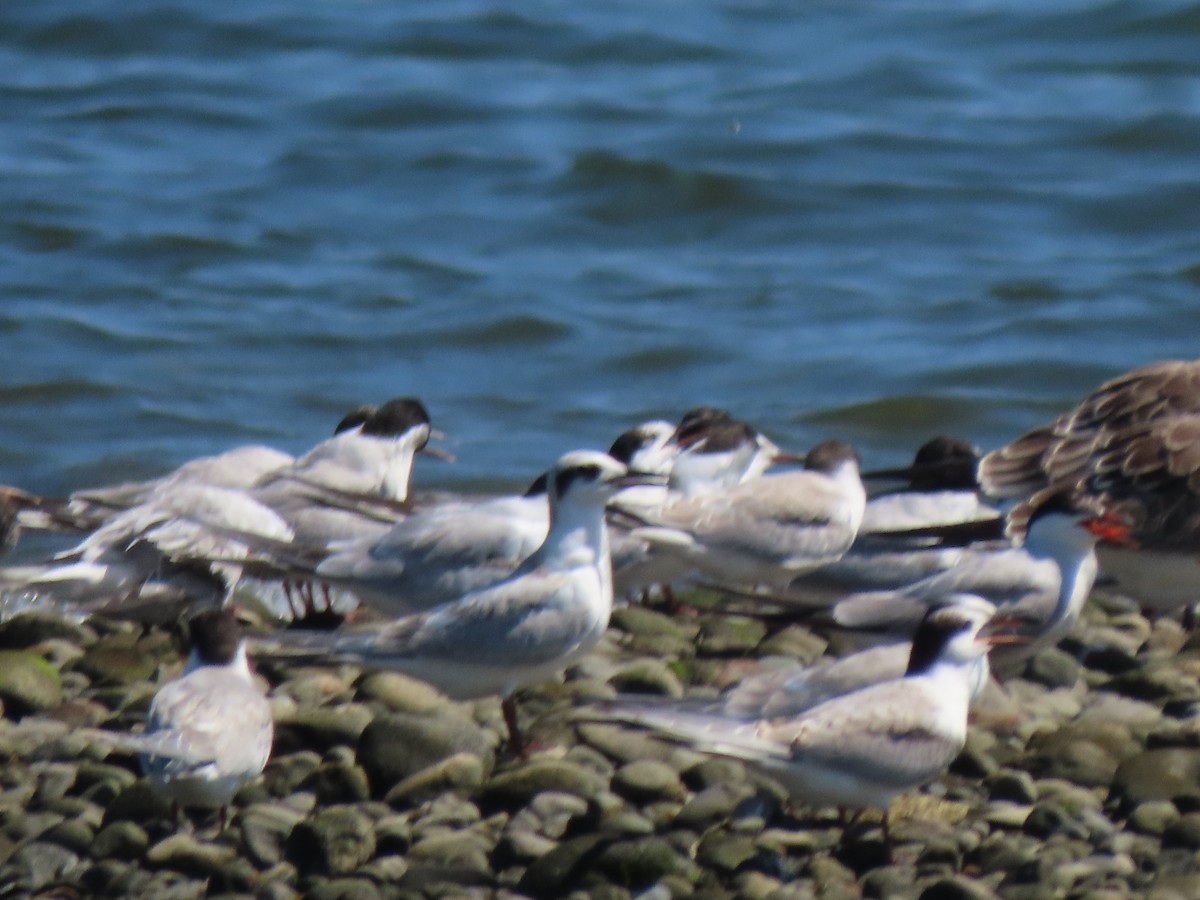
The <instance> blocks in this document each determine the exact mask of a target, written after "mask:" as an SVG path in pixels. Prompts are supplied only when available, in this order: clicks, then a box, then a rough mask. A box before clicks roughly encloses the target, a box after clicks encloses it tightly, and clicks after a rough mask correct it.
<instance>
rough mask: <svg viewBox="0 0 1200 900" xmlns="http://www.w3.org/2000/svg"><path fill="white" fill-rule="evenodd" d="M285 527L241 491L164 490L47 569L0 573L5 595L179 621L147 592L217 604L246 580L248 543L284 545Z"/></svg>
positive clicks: (21, 568) (117, 517) (115, 518)
mask: <svg viewBox="0 0 1200 900" xmlns="http://www.w3.org/2000/svg"><path fill="white" fill-rule="evenodd" d="M292 537H293V534H292V531H291V529H290V528H289V526H288V524H287V523H286V522H285V521H284V520H283V519H281V518H280V517H279V516H278V515H277V514H276V513H275V512H274V511H272V510H271V509H269V508H267V507H266V506H263V505H262V504H261V503H259V502H257V501H256V500H255V499H254V498H252V497H251V496H249V495H248V494H246V493H245V492H244V491H240V490H235V489H232V488H219V487H211V486H205V485H200V484H191V483H186V482H184V483H178V484H176V483H169V484H164V485H163V486H162V487H161V488H160V489H159V490H158V491H156V492H154V493H153V494H151V495H150V497H149V498H147V499H146V500H145V501H143V502H142V503H141V504H139V505H137V506H134V507H131V508H130V509H126V510H123V511H121V512H119V513H117V514H115V515H113V516H112V517H111V518H110V519H109V520H108V521H107V522H105V524H103V525H102V526H101V527H100V528H98V529H96V530H95V531H94V532H92V533H91V534H90V535H88V536H87V537H86V538H84V539H83V540H82V541H81V542H80V543H79V544H78V545H77V546H75V547H74V548H72V549H70V550H67V551H64V552H62V553H59V554H57V555H56V556H55V557H53V558H52V559H51V560H49V561H48V562H45V563H37V564H31V565H23V566H11V567H6V568H4V569H0V586H3V588H4V591H5V593H6V594H10V595H11V594H14V593H15V594H20V595H22V596H25V597H27V598H30V599H33V600H35V601H38V602H40V601H43V600H48V601H50V602H52V603H63V604H66V605H67V606H69V607H74V608H77V609H80V610H88V611H91V612H98V611H104V612H106V613H109V614H117V615H127V616H132V617H134V618H137V619H140V620H144V621H155V620H157V621H163V620H166V619H171V618H174V616H175V615H176V614H177V610H175V609H173V608H172V606H171V605H170V604H166V603H161V602H157V600H156V598H157V597H158V592H156V591H155V590H153V589H148V588H147V586H148V584H149V585H153V586H154V587H162V586H163V585H164V584H165V585H169V586H170V587H172V588H175V590H167V591H166V597H167V598H168V599H172V600H176V601H179V602H182V603H183V604H184V605H186V606H193V605H211V604H220V603H223V602H224V601H225V600H226V599H228V597H229V595H230V594H231V593H232V592H233V590H234V588H235V587H236V586H237V584H238V582H239V580H240V579H241V576H242V570H243V563H244V561H245V558H246V557H247V555H248V554H249V553H250V548H251V544H252V543H253V542H252V541H251V540H250V539H251V538H253V539H255V540H259V539H261V540H271V541H275V542H281V543H282V542H287V541H290V540H291V539H292Z"/></svg>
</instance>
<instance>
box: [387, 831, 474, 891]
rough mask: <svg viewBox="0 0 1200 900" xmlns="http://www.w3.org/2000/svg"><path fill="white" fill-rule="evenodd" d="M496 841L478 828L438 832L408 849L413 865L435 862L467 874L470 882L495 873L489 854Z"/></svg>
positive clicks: (472, 882) (465, 877)
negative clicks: (490, 839) (493, 842)
mask: <svg viewBox="0 0 1200 900" xmlns="http://www.w3.org/2000/svg"><path fill="white" fill-rule="evenodd" d="M491 850H492V845H491V844H490V843H489V842H488V841H487V840H486V838H484V837H483V836H482V835H480V834H479V833H478V832H473V831H469V830H461V831H449V832H443V833H442V834H434V835H430V836H429V837H426V838H423V839H422V840H419V841H417V843H415V844H413V846H412V848H411V849H410V850H409V852H408V856H407V858H408V860H409V862H410V864H412V865H420V864H432V865H434V866H438V867H442V868H445V869H450V870H453V871H455V872H457V873H460V874H461V875H462V876H464V879H465V881H466V882H467V883H468V884H477V883H482V882H486V881H487V880H489V879H490V877H491V866H490V863H489V854H490V853H491Z"/></svg>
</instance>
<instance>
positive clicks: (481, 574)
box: [263, 422, 677, 617]
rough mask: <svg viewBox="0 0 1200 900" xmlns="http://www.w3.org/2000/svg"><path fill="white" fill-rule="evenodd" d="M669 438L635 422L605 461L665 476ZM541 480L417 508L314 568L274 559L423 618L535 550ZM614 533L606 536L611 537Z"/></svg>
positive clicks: (334, 548) (541, 516) (633, 500)
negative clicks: (511, 490)
mask: <svg viewBox="0 0 1200 900" xmlns="http://www.w3.org/2000/svg"><path fill="white" fill-rule="evenodd" d="M674 431H675V428H674V426H673V425H671V424H669V423H666V422H647V423H643V424H641V425H638V426H636V427H634V428H631V429H629V430H628V431H626V432H624V433H622V434H621V435H620V436H619V437H618V438H617V439H616V441H614V443H613V445H612V447H611V449H610V451H609V455H610V456H612V457H613V458H615V459H617V460H618V461H619V462H622V463H624V464H626V466H627V467H628V468H629V469H631V470H632V471H635V472H639V473H646V474H661V475H664V476H665V474H666V472H667V471H668V470H669V468H670V461H671V459H672V458H673V456H674V454H675V451H676V449H677V448H676V445H675V444H674V443H673V442H672V437H673V434H674ZM547 479H548V476H547V475H546V474H543V475H541V476H539V477H538V478H537V479H536V480H535V481H534V482H533V484H532V485H531V486H530V487H529V489H528V490H527V491H526V492H525V493H524V494H520V495H506V496H498V497H459V498H451V499H444V498H443V499H441V500H440V502H437V503H424V504H418V505H417V507H416V508H415V509H414V510H413V511H412V512H411V513H410V514H408V515H407V516H405V517H404V518H403V519H401V520H400V521H398V522H396V523H395V524H394V525H393V526H392V527H391V528H390V529H389V530H388V531H387V532H386V533H385V534H383V535H382V536H380V537H367V538H357V539H350V540H344V541H336V542H334V543H333V544H331V545H330V547H329V548H328V552H327V554H326V555H325V557H324V558H323V559H319V560H316V561H315V563H314V562H313V561H312V560H304V559H296V558H290V559H289V552H288V551H289V549H290V548H287V547H285V548H282V551H281V552H280V553H279V554H277V556H278V558H277V559H276V562H278V564H279V567H280V569H281V570H283V571H285V572H286V571H287V570H288V569H289V567H290V569H291V571H290V574H291V575H293V576H294V575H296V574H302V575H303V577H312V578H315V579H317V580H320V581H322V582H324V583H327V584H330V585H333V586H335V587H338V588H341V589H345V590H347V591H349V592H350V593H352V594H353V595H354V596H355V597H356V598H357V599H358V600H359V601H360V602H361V603H362V604H364V605H365V606H368V607H370V608H372V609H374V610H376V611H378V612H381V613H383V614H385V615H388V616H392V617H395V616H401V615H409V614H412V613H416V612H423V611H425V610H429V609H432V608H433V607H435V606H438V605H439V604H441V603H446V602H449V601H451V600H455V599H457V598H459V597H461V596H462V595H463V594H465V593H468V592H470V591H474V590H477V589H479V588H482V587H485V586H487V585H489V584H493V583H495V582H497V581H499V580H501V579H502V578H506V577H507V576H509V575H510V574H512V572H513V571H514V570H515V569H516V568H517V566H518V565H519V564H520V563H521V561H522V560H524V559H526V558H527V557H529V556H530V555H531V554H532V553H533V552H534V551H535V550H537V548H538V547H539V546H541V544H542V542H543V541H545V539H546V534H547V532H548V530H549V527H550V511H549V507H548V503H547V498H546V485H547ZM664 491H665V486H664V485H663V484H661V483H656V484H643V483H639V484H636V485H633V486H629V487H626V488H624V489H622V490H621V491H619V492H618V493H617V494H616V496H615V498H614V500H615V501H619V503H620V506H621V509H622V510H624V511H628V510H646V509H653V508H656V506H657V505H658V504H659V503H661V500H662V498H663V497H664V496H665V493H664ZM610 531H612V529H610ZM622 534H624V532H623V531H620V530H617V531H616V535H617V539H618V540H620V536H621V535H622ZM263 552H264V553H265V554H266V555H268V556H270V555H271V550H270V549H269V548H263ZM265 565H267V566H269V565H270V563H269V561H265Z"/></svg>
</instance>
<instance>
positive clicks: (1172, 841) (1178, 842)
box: [1162, 813, 1200, 850]
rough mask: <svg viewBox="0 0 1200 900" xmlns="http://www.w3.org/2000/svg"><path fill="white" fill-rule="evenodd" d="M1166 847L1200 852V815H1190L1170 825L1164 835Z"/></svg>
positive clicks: (1163, 839) (1163, 840)
mask: <svg viewBox="0 0 1200 900" xmlns="http://www.w3.org/2000/svg"><path fill="white" fill-rule="evenodd" d="M1162 842H1163V846H1164V847H1185V848H1187V849H1189V850H1200V813H1188V814H1187V815H1186V816H1183V817H1181V818H1180V819H1179V820H1178V821H1177V822H1174V823H1172V824H1171V825H1168V826H1167V828H1166V830H1165V831H1163V833H1162Z"/></svg>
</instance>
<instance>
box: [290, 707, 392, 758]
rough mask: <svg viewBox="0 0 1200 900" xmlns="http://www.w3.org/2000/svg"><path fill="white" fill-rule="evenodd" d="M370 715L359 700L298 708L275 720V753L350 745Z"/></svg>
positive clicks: (369, 720)
mask: <svg viewBox="0 0 1200 900" xmlns="http://www.w3.org/2000/svg"><path fill="white" fill-rule="evenodd" d="M373 717H374V713H373V712H372V711H371V708H370V707H368V706H366V705H364V704H362V703H343V704H339V705H337V706H321V707H317V708H315V709H301V710H299V711H297V712H294V713H292V714H291V715H290V716H287V717H286V718H283V719H281V720H280V721H278V722H276V723H275V748H276V750H277V752H279V753H291V752H294V751H296V750H316V751H317V752H319V753H324V752H325V751H327V750H329V749H331V748H332V747H337V746H344V747H353V746H355V745H356V744H357V743H358V741H359V737H360V736H361V735H362V733H363V730H364V729H365V728H366V727H367V726H368V724H369V723H370V722H371V719H372V718H373Z"/></svg>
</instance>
